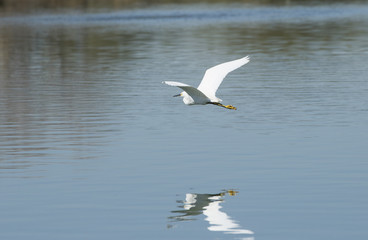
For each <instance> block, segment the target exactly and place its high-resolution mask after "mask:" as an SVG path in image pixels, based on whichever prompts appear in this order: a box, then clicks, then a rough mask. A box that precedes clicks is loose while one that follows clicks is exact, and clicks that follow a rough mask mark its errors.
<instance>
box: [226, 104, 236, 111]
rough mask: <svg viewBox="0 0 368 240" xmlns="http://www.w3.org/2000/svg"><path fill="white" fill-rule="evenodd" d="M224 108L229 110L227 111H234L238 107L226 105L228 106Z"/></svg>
mask: <svg viewBox="0 0 368 240" xmlns="http://www.w3.org/2000/svg"><path fill="white" fill-rule="evenodd" d="M223 107H224V108H227V109H234V110H236V107H234V106H231V105H226V106H223Z"/></svg>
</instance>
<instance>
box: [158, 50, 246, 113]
mask: <svg viewBox="0 0 368 240" xmlns="http://www.w3.org/2000/svg"><path fill="white" fill-rule="evenodd" d="M248 62H249V57H248V56H246V57H243V58H240V59H237V60H234V61H230V62H225V63H222V64H219V65H216V66H214V67H211V68H209V69H207V71H206V73H205V74H204V76H203V79H202V81H201V83H200V84H199V86H198V88H195V87H192V86H189V85H187V84H184V83H180V82H172V81H164V82H163V83H165V84H167V85H170V86H174V87H179V88H181V89H182V90H184V92H181V93H180V94H177V95H175V96H174V97H179V96H180V97H183V102H184V103H185V104H187V105H195V104H199V105H205V104H213V105H217V106H220V107H224V108H227V109H234V110H236V107H234V106H231V105H222V104H221V101H222V100H221V99H220V98H218V97H216V91H217V89H218V88H219V86H220V84H221V83H222V81H223V80H224V78H225V77H226V75H227V74H228V73H230V72H232V71H234V70H235V69H237V68H240V67H241V66H243V65H244V64H246V63H248Z"/></svg>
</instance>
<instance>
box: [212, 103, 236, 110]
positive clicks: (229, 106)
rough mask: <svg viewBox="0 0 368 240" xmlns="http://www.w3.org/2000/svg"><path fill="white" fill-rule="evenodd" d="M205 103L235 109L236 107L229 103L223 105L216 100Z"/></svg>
mask: <svg viewBox="0 0 368 240" xmlns="http://www.w3.org/2000/svg"><path fill="white" fill-rule="evenodd" d="M207 104H213V105H217V106H220V107H223V108H227V109H233V110H236V107H234V106H231V105H223V104H221V103H218V102H208V103H207Z"/></svg>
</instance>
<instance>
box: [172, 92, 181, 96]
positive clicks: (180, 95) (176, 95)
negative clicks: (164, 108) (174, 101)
mask: <svg viewBox="0 0 368 240" xmlns="http://www.w3.org/2000/svg"><path fill="white" fill-rule="evenodd" d="M182 96H183V92H181V93H179V94H176V95H174V96H173V97H182Z"/></svg>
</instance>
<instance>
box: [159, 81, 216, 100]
mask: <svg viewBox="0 0 368 240" xmlns="http://www.w3.org/2000/svg"><path fill="white" fill-rule="evenodd" d="M162 83H165V84H167V85H169V86H174V87H179V88H181V89H183V90H184V91H185V92H186V93H188V94H189V96H191V97H192V98H193V100H194V101H195V102H196V103H202V104H204V103H206V102H209V101H210V100H209V99H208V97H207V96H206V95H204V94H203V93H202V92H201V91H199V90H198V89H197V88H195V87H192V86H190V85H187V84H184V83H181V82H172V81H164V82H162Z"/></svg>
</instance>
